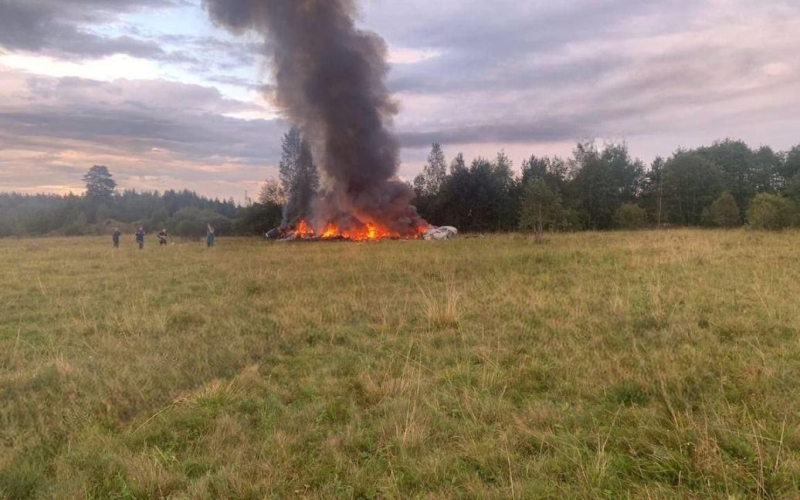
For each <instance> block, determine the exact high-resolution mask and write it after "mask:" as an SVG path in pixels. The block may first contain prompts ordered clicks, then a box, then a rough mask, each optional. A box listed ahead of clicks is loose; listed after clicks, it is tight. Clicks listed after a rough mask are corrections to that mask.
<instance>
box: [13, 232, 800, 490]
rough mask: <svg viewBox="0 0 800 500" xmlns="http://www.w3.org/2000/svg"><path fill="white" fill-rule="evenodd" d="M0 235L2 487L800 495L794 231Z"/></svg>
mask: <svg viewBox="0 0 800 500" xmlns="http://www.w3.org/2000/svg"><path fill="white" fill-rule="evenodd" d="M109 247H110V245H109V242H108V241H106V240H105V239H44V240H23V241H14V240H4V241H0V280H1V281H2V286H1V287H0V313H2V314H0V498H9V499H17V498H70V499H72V498H86V499H89V498H96V499H106V498H186V499H190V498H191V499H203V498H207V499H212V498H254V499H255V498H259V499H260V498H291V497H295V498H326V499H327V498H409V497H424V498H634V499H640V498H725V499H729V498H758V497H761V498H787V499H788V498H798V497H800V336H798V333H800V233H798V232H789V233H782V234H766V233H757V232H746V231H732V232H706V231H690V230H681V231H667V232H641V233H605V234H594V233H588V234H576V235H556V236H550V237H549V238H548V240H547V242H546V243H545V244H543V245H534V244H532V243H531V241H530V240H529V239H526V238H524V237H521V236H498V237H491V238H485V239H478V238H476V239H461V240H457V241H450V242H384V243H377V244H342V243H332V244H324V243H323V244H269V243H266V242H263V241H260V240H226V239H221V240H219V242H218V246H217V247H216V248H215V249H212V250H206V249H205V248H203V246H202V245H201V244H200V243H188V242H187V243H182V244H177V245H173V246H170V247H169V248H157V247H156V246H155V245H153V244H152V241H151V242H150V246H148V247H147V248H145V250H144V251H143V252H139V251H137V250H135V249H134V247H133V244H132V243H130V242H128V241H127V240H126V241H125V245H124V248H122V249H120V250H118V251H113V250H112V249H111V248H109Z"/></svg>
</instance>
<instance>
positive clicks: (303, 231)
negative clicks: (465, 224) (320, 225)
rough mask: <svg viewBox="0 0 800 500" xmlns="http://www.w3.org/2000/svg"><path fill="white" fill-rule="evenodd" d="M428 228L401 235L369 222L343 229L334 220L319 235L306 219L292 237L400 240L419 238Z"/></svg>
mask: <svg viewBox="0 0 800 500" xmlns="http://www.w3.org/2000/svg"><path fill="white" fill-rule="evenodd" d="M426 230H427V228H425V227H419V228H416V229H415V231H414V233H413V234H410V235H400V234H399V233H397V232H395V231H390V230H388V229H386V228H384V227H382V226H380V225H376V224H374V223H372V222H368V223H367V224H365V225H364V226H363V227H361V228H360V229H350V230H346V231H342V230H341V229H339V227H338V226H337V225H336V224H334V223H333V222H329V223H328V225H326V226H325V230H324V231H322V233H321V234H320V235H319V236H317V234H316V233H315V232H314V230H313V229H312V228H311V226H309V225H308V223H307V222H306V221H304V220H302V221H300V223H299V224H298V225H297V228H296V229H295V230H294V232H292V233H291V237H294V238H295V239H310V238H318V239H320V240H334V239H343V240H349V241H380V240H385V239H392V240H400V239H417V238H419V237H421V236H422V234H423V233H424V232H425V231H426Z"/></svg>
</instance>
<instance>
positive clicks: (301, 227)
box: [294, 220, 314, 238]
mask: <svg viewBox="0 0 800 500" xmlns="http://www.w3.org/2000/svg"><path fill="white" fill-rule="evenodd" d="M294 234H295V236H297V237H298V238H310V237H313V236H314V230H313V229H311V227H309V225H308V224H307V223H306V221H304V220H301V221H300V224H298V225H297V229H295V230H294Z"/></svg>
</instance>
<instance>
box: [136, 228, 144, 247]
mask: <svg viewBox="0 0 800 500" xmlns="http://www.w3.org/2000/svg"><path fill="white" fill-rule="evenodd" d="M136 244H137V245H139V250H144V228H143V227H140V228H139V230H138V231H136Z"/></svg>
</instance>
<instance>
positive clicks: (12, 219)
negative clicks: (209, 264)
mask: <svg viewBox="0 0 800 500" xmlns="http://www.w3.org/2000/svg"><path fill="white" fill-rule="evenodd" d="M83 179H84V181H85V182H86V192H85V194H83V195H76V194H72V193H70V194H67V195H63V196H62V195H46V194H37V195H24V194H19V193H0V237H8V236H42V235H64V236H82V235H90V234H103V233H106V232H110V231H111V230H113V229H114V227H122V229H127V231H128V232H132V231H133V230H134V228H135V227H138V226H142V227H144V228H145V230H147V231H148V232H154V231H160V230H161V229H167V230H168V231H170V232H171V233H173V234H177V235H181V236H196V237H200V236H203V235H205V232H206V224H209V223H210V224H211V225H213V226H214V227H215V228H218V230H219V231H220V232H221V233H222V234H226V233H228V234H230V233H233V232H235V226H236V223H237V220H238V218H239V215H240V212H241V210H240V207H238V206H237V205H236V203H234V201H233V200H220V199H211V198H206V197H203V196H200V195H198V194H197V193H194V192H191V191H188V190H184V191H173V190H169V191H164V192H147V191H145V192H137V191H135V190H123V191H117V189H116V187H117V183H116V181H115V180H114V178H113V175H112V174H111V173H110V172H109V170H108V168H107V167H105V166H100V165H96V166H94V167H92V168H91V169H90V170H89V172H88V173H87V174H86V175H85V176H84V178H83ZM128 226H129V227H128Z"/></svg>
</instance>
